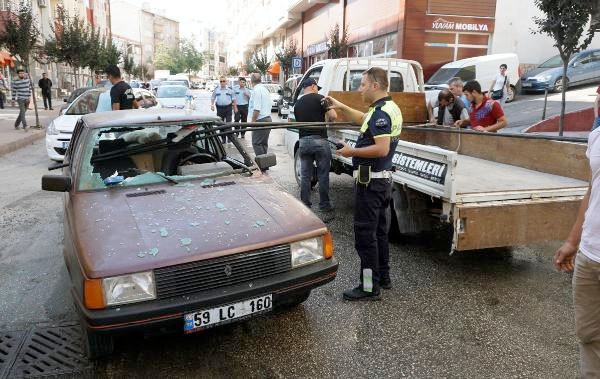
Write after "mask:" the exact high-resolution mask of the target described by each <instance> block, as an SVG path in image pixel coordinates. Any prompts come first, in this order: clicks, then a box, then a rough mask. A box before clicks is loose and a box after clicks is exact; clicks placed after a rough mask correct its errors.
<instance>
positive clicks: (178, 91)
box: [156, 85, 188, 99]
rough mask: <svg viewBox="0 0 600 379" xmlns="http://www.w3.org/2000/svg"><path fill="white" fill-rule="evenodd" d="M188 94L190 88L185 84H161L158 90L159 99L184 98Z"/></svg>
mask: <svg viewBox="0 0 600 379" xmlns="http://www.w3.org/2000/svg"><path fill="white" fill-rule="evenodd" d="M169 91H170V92H169ZM165 95H169V96H165ZM187 95H188V89H187V87H185V86H175V85H166V86H160V87H158V89H157V90H156V97H157V98H159V99H165V98H184V97H186V96H187Z"/></svg>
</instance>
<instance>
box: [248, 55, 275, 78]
mask: <svg viewBox="0 0 600 379" xmlns="http://www.w3.org/2000/svg"><path fill="white" fill-rule="evenodd" d="M252 65H253V66H254V68H256V71H257V72H259V73H260V74H261V75H263V76H264V75H266V74H267V70H268V69H269V66H270V65H271V62H269V59H268V58H267V52H266V51H265V50H264V49H261V50H258V51H256V52H255V53H254V56H253V57H252Z"/></svg>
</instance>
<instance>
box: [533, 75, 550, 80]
mask: <svg viewBox="0 0 600 379" xmlns="http://www.w3.org/2000/svg"><path fill="white" fill-rule="evenodd" d="M551 77H552V75H537V76H534V77H533V78H534V79H535V80H537V81H538V82H547V81H548V80H550V78H551Z"/></svg>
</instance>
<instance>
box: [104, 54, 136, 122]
mask: <svg viewBox="0 0 600 379" xmlns="http://www.w3.org/2000/svg"><path fill="white" fill-rule="evenodd" d="M105 71H106V76H107V77H108V80H109V81H110V83H111V84H112V85H113V86H112V88H111V89H110V102H111V104H112V110H113V111H120V110H125V109H138V108H139V105H138V103H137V100H136V99H135V95H134V94H133V90H132V89H131V86H130V85H129V84H127V83H125V82H124V81H123V79H121V69H119V67H117V66H116V65H114V64H110V65H108V66H107V67H106V70H105Z"/></svg>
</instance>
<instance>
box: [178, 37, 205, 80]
mask: <svg viewBox="0 0 600 379" xmlns="http://www.w3.org/2000/svg"><path fill="white" fill-rule="evenodd" d="M174 54H175V63H176V65H177V67H178V68H180V70H178V71H177V72H186V73H187V74H188V78H189V76H190V75H191V73H192V72H196V71H198V70H200V69H201V68H202V65H203V64H204V56H203V54H202V53H200V52H199V51H198V50H197V49H196V47H195V46H194V43H193V42H192V41H191V40H188V39H182V40H181V41H180V43H179V48H178V49H177V50H175V51H174Z"/></svg>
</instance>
